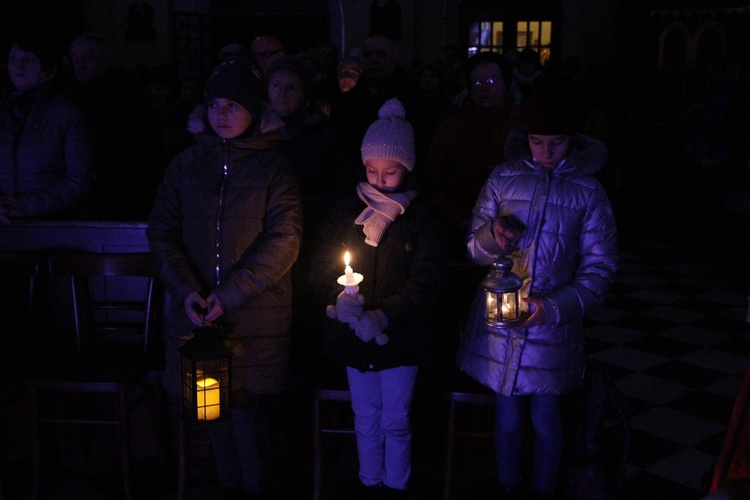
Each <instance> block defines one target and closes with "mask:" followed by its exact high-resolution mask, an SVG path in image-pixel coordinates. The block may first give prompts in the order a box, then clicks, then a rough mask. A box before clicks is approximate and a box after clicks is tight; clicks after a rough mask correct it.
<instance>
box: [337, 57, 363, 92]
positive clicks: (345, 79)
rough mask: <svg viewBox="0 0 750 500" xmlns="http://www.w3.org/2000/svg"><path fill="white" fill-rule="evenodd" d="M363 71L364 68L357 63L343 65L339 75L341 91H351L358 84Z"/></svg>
mask: <svg viewBox="0 0 750 500" xmlns="http://www.w3.org/2000/svg"><path fill="white" fill-rule="evenodd" d="M361 73H362V70H361V69H360V67H359V65H357V64H347V65H342V66H341V69H339V72H338V75H337V78H338V81H339V89H341V92H349V91H350V90H351V89H352V87H354V86H355V85H356V84H357V80H359V75H360V74H361Z"/></svg>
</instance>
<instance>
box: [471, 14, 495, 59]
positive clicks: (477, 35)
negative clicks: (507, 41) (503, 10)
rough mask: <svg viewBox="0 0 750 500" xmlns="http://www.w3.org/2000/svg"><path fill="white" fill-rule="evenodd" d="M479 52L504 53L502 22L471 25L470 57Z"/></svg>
mask: <svg viewBox="0 0 750 500" xmlns="http://www.w3.org/2000/svg"><path fill="white" fill-rule="evenodd" d="M479 52H497V53H498V54H502V53H503V22H502V21H478V22H475V23H471V24H470V25H469V57H471V56H473V55H474V54H477V53H479Z"/></svg>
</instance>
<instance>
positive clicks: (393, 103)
mask: <svg viewBox="0 0 750 500" xmlns="http://www.w3.org/2000/svg"><path fill="white" fill-rule="evenodd" d="M378 117H379V118H390V117H397V118H401V119H402V120H405V119H406V110H405V109H404V105H403V104H401V101H399V100H398V99H389V100H387V101H386V102H385V103H384V104H383V105H382V106H381V107H380V110H379V111H378Z"/></svg>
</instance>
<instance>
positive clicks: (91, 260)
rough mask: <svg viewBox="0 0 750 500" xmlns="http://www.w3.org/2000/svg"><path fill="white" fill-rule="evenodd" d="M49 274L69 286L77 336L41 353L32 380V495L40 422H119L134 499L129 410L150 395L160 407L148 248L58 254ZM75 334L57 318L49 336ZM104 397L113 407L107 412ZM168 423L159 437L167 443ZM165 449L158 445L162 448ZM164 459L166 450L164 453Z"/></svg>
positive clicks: (37, 480) (37, 482)
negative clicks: (65, 346) (64, 347)
mask: <svg viewBox="0 0 750 500" xmlns="http://www.w3.org/2000/svg"><path fill="white" fill-rule="evenodd" d="M47 264H48V266H47V271H48V275H49V279H50V281H52V280H53V279H54V278H55V277H63V278H64V279H65V280H66V281H67V282H68V283H69V285H70V292H71V294H70V300H71V302H72V334H73V335H72V337H73V338H72V342H70V344H69V345H70V347H71V348H70V350H69V351H61V350H59V349H56V350H55V351H54V352H51V353H49V352H47V353H40V354H39V356H38V357H37V358H36V359H35V360H34V363H33V369H32V372H31V373H30V374H29V376H28V379H27V383H28V386H29V388H30V392H31V406H32V409H31V413H32V452H33V477H34V485H33V495H34V498H38V497H39V495H40V487H41V464H42V441H43V437H42V434H41V429H40V424H42V423H45V424H52V423H54V424H58V425H63V424H72V425H77V426H80V425H96V426H111V427H116V428H117V429H118V431H119V441H120V446H121V461H122V473H123V485H124V491H125V497H126V498H131V497H132V496H133V494H132V488H131V441H130V440H131V428H130V411H131V409H132V407H133V406H134V405H135V404H136V403H138V402H139V401H141V399H143V397H144V396H150V398H149V399H150V401H151V402H152V403H153V404H152V406H151V410H152V418H156V422H157V423H160V422H163V421H164V419H165V418H166V417H165V415H162V414H161V412H159V411H158V409H159V408H161V407H163V405H161V403H160V402H158V398H156V396H158V395H159V394H160V393H159V392H158V384H149V383H147V382H148V377H149V374H150V373H151V372H153V371H154V370H158V363H156V362H155V361H154V360H155V359H158V357H156V358H155V357H154V355H153V354H154V353H153V350H152V345H153V344H154V340H155V338H154V336H155V332H156V328H155V325H156V323H157V322H156V321H155V314H154V313H155V308H156V307H155V306H156V303H157V295H158V294H157V291H156V290H157V285H156V280H155V272H154V269H153V266H152V262H151V257H150V256H149V255H148V254H93V253H53V254H51V255H50V256H49V258H48V262H47ZM67 333H71V332H70V331H69V329H66V328H64V325H56V326H55V327H54V330H53V331H52V332H47V335H50V334H52V335H60V336H61V335H65V334H67ZM107 398H109V399H110V400H111V399H114V402H115V407H116V410H115V411H114V413H115V415H111V414H110V413H112V412H104V411H102V410H104V409H105V408H106V404H105V402H104V401H103V399H104V400H106V399H107ZM164 429H165V428H164V427H163V426H161V425H157V438H158V439H159V440H160V444H163V443H164V442H165V439H166V438H165V437H164V436H163V433H164ZM165 449H166V448H163V447H160V450H161V451H162V453H165V452H164V450H165ZM162 458H164V457H162Z"/></svg>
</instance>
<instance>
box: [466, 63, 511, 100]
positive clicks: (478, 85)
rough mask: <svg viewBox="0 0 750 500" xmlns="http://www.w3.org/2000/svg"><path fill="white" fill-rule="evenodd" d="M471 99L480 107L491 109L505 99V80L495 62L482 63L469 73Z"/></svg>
mask: <svg viewBox="0 0 750 500" xmlns="http://www.w3.org/2000/svg"><path fill="white" fill-rule="evenodd" d="M469 76H470V78H469V84H470V85H471V100H472V101H474V104H476V105H477V106H478V107H480V108H484V109H491V108H494V107H496V106H499V105H501V104H502V103H503V99H505V81H504V80H503V74H502V72H501V71H500V67H499V66H498V65H497V64H495V63H482V64H480V65H478V66H477V67H476V68H474V69H473V70H472V71H471V74H470V75H469Z"/></svg>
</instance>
